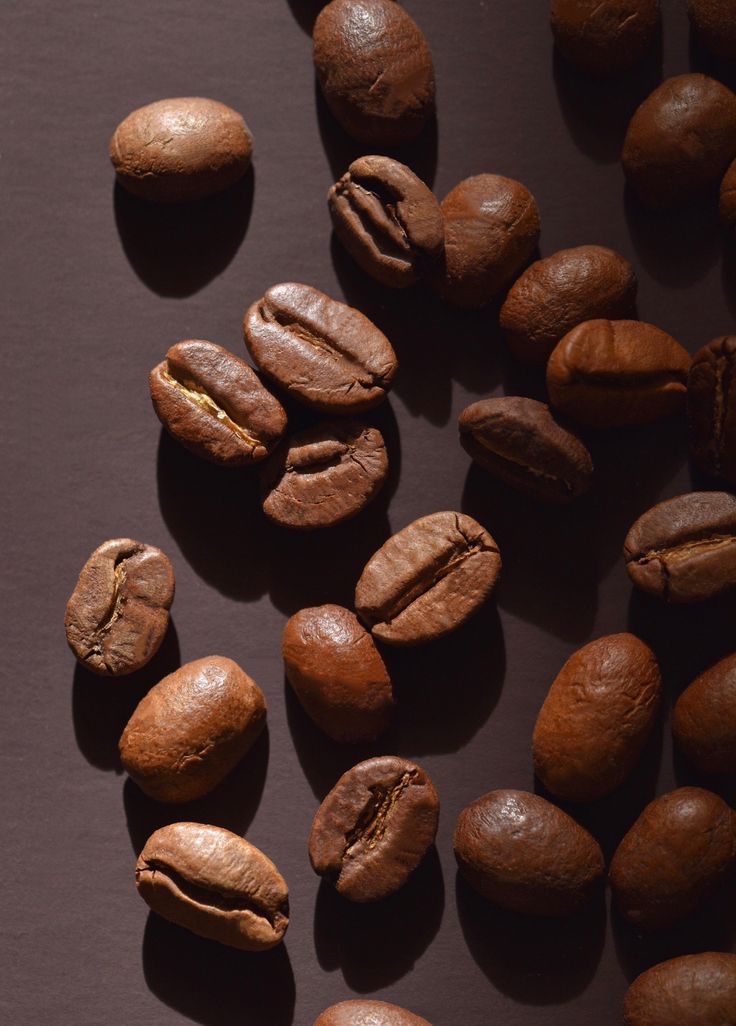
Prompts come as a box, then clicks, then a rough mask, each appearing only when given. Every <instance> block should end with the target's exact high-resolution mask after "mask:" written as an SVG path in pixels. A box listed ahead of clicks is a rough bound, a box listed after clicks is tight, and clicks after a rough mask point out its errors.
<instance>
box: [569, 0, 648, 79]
mask: <svg viewBox="0 0 736 1026" xmlns="http://www.w3.org/2000/svg"><path fill="white" fill-rule="evenodd" d="M550 15H551V23H552V33H553V35H554V37H555V45H556V46H557V48H558V50H559V51H560V53H561V54H563V55H564V56H565V57H566V58H567V60H569V61H570V63H571V64H574V65H575V66H576V67H578V68H580V69H581V70H582V71H586V72H588V73H590V74H592V75H610V74H615V73H616V72H620V71H625V70H626V69H627V68H630V67H631V66H632V65H634V64H636V63H637V62H638V61H640V60H641V59H642V58H643V57H644V56H645V55H646V54H647V52H648V51H649V50H651V48H652V44H653V43H654V40H655V39H656V36H657V32H658V30H659V26H660V20H661V19H660V10H659V0H606V2H604V3H601V2H600V0H552V3H551V5H550Z"/></svg>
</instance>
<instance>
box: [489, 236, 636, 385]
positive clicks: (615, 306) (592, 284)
mask: <svg viewBox="0 0 736 1026" xmlns="http://www.w3.org/2000/svg"><path fill="white" fill-rule="evenodd" d="M636 288H637V281H636V275H635V274H634V268H633V267H632V266H631V264H630V263H629V261H628V260H626V259H625V258H624V257H622V256H620V255H619V254H618V253H616V252H614V250H612V249H606V248H605V247H604V246H576V247H575V248H574V249H561V250H560V251H559V252H558V253H553V254H552V256H550V257H546V259H544V260H537V261H536V262H535V263H533V264H532V265H531V267H527V269H526V270H525V271H524V273H523V274H522V275H521V277H520V278H517V280H516V281H515V282H514V284H513V285H512V286H511V288H510V289H509V294H508V296H507V297H506V301H505V302H504V304H503V306H502V307H501V327H502V328H503V330H504V333H505V336H506V341H507V343H508V346H509V349H510V350H511V353H512V354H513V355H514V356H515V357H516V358H517V360H522V361H523V362H524V363H528V364H530V365H531V366H535V367H543V366H544V365H545V364H546V362H547V360H548V358H549V355H550V353H551V352H552V350H553V349H554V347H555V346H556V345H557V343H558V342H559V341H560V339H561V338H563V337H564V336H565V335H566V334H567V333H568V331H572V329H573V328H575V327H577V325H578V324H582V322H583V321H590V320H593V319H595V318H601V317H607V318H619V317H626V316H627V315H628V314H630V313H631V312H632V311H633V309H634V303H635V300H636Z"/></svg>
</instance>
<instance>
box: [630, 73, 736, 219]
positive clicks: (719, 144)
mask: <svg viewBox="0 0 736 1026" xmlns="http://www.w3.org/2000/svg"><path fill="white" fill-rule="evenodd" d="M735 156H736V96H735V95H734V94H733V93H732V92H731V90H730V89H727V88H726V86H724V85H721V83H720V82H716V80H715V79H713V78H708V76H707V75H678V76H677V77H676V78H668V79H667V80H666V81H665V82H663V83H662V84H661V85H660V86H658V88H657V89H655V90H654V92H653V93H652V94H651V96H650V97H648V99H646V100H645V101H644V102H643V103H642V105H641V106H640V107H639V108H638V110H637V111H636V112H635V114H634V116H633V118H632V119H631V123H630V124H629V129H628V131H627V133H626V139H625V141H624V149H623V156H622V160H623V166H624V172H625V174H626V180H627V182H628V183H629V185H630V186H631V187H632V189H633V190H634V192H635V193H636V194H637V196H638V197H639V199H640V201H641V202H642V203H643V204H645V205H646V206H648V207H668V206H673V205H674V204H676V203H684V202H686V201H688V200H690V199H692V198H694V197H696V196H697V195H699V194H700V193H703V192H706V191H707V190H708V189H710V188H711V187H712V186H715V185H717V184H718V182H720V180H721V178H722V177H723V174H724V172H725V171H726V168H727V167H728V165H729V164H730V163H731V161H732V160H733V159H734V157H735Z"/></svg>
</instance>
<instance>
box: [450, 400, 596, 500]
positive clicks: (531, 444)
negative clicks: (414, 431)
mask: <svg viewBox="0 0 736 1026" xmlns="http://www.w3.org/2000/svg"><path fill="white" fill-rule="evenodd" d="M459 425H460V442H461V443H462V447H463V449H465V451H466V452H467V453H469V454H470V455H471V456H472V457H473V459H474V460H475V461H476V463H478V464H480V466H481V467H483V468H484V469H485V470H487V471H488V472H489V473H490V474H493V475H494V477H499V478H500V479H501V480H502V481H505V482H506V484H509V485H511V487H512V488H518V489H519V491H522V492H526V493H527V494H528V495H531V496H532V497H533V498H535V499H543V500H544V501H546V502H555V503H564V502H570V501H571V500H572V499H575V498H577V496H578V495H582V493H583V492H585V491H587V490H588V488H589V487H590V481H591V476H592V474H593V461H592V460H591V458H590V453H589V452H588V450H587V449H586V448H585V446H584V445H583V443H582V442H581V441H580V439H579V438H577V437H576V436H575V435H573V434H572V433H571V432H570V431H566V430H565V428H563V427H561V426H560V425H559V424H558V423H557V421H556V420H555V419H554V417H553V416H552V414H551V413H550V411H549V407H548V406H545V404H544V403H539V402H537V401H536V399H525V398H522V397H521V396H502V397H500V398H498V399H481V400H480V402H477V403H473V404H472V405H471V406H467V407H466V408H465V409H464V410H463V412H462V413H461V414H460V420H459Z"/></svg>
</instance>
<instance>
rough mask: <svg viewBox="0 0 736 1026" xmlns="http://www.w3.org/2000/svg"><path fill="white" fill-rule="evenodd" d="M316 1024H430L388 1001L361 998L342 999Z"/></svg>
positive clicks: (418, 1025)
mask: <svg viewBox="0 0 736 1026" xmlns="http://www.w3.org/2000/svg"><path fill="white" fill-rule="evenodd" d="M314 1026H430V1024H429V1023H428V1022H427V1020H426V1019H422V1018H421V1016H419V1015H414V1013H413V1012H408V1011H407V1010H406V1009H405V1008H400V1007H399V1006H398V1005H389V1004H388V1003H387V1002H386V1001H373V1000H372V999H370V998H360V999H357V1000H354V1001H341V1002H340V1003H339V1004H338V1005H331V1006H330V1008H326V1009H325V1010H324V1012H322V1014H321V1015H318V1016H317V1018H316V1019H315V1021H314Z"/></svg>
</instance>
